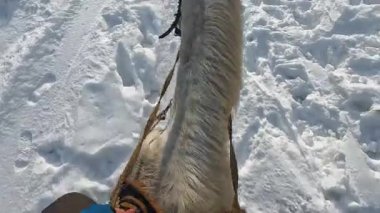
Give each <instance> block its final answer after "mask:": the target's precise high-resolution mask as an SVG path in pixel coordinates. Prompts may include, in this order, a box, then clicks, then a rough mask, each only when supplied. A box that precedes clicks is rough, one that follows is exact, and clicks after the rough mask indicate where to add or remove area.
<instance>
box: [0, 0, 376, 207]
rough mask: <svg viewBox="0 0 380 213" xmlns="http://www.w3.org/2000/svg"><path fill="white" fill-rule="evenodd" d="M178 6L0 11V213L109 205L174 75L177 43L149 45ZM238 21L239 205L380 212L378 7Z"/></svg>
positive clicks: (326, 2)
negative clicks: (74, 201)
mask: <svg viewBox="0 0 380 213" xmlns="http://www.w3.org/2000/svg"><path fill="white" fill-rule="evenodd" d="M176 5H177V2H176V1H175V0H170V1H169V0H165V1H164V0H146V1H141V0H129V1H128V0H0V157H1V161H0V176H1V177H0V191H1V193H0V209H1V210H0V212H10V213H13V212H25V213H29V212H30V213H34V212H39V211H41V209H43V208H44V207H46V206H47V205H48V204H49V203H50V202H52V201H53V200H54V199H55V198H57V197H58V196H60V195H62V194H64V193H67V192H70V191H80V192H83V193H85V194H87V195H89V196H91V197H93V198H94V199H96V200H97V201H99V202H106V201H107V198H108V195H109V192H110V190H111V189H112V187H113V186H114V184H115V182H116V180H117V178H118V176H119V174H120V172H121V171H122V169H123V167H124V165H125V163H126V162H127V160H128V158H129V156H130V153H131V151H132V150H133V148H134V146H135V144H136V142H137V140H138V138H139V134H140V132H141V129H142V126H143V125H144V124H145V121H146V119H147V116H148V114H149V113H150V111H151V110H152V107H153V106H154V103H155V102H156V101H157V97H158V94H159V90H160V88H161V85H162V83H163V81H164V79H165V76H166V74H167V73H168V71H169V69H170V67H171V66H172V64H173V62H174V58H175V55H176V52H177V49H178V46H179V42H180V40H179V38H176V37H173V36H169V37H167V38H165V39H163V40H158V35H159V34H160V33H162V32H164V31H165V30H166V29H167V28H168V27H169V25H170V24H171V22H172V21H173V14H174V13H175V11H176ZM243 7H244V14H243V16H244V46H245V48H244V87H243V88H242V91H241V101H240V103H239V108H238V111H237V113H236V116H235V120H234V137H233V139H234V144H235V148H236V152H237V158H238V163H239V173H240V191H239V193H240V200H241V203H242V205H243V206H245V207H246V208H247V210H248V212H249V213H261V212H262V213H272V212H273V213H274V212H276V213H277V212H281V213H287V212H307V213H309V212H310V213H312V212H368V213H372V212H373V213H378V212H380V32H379V31H380V0H335V1H331V0H315V1H308V0H245V1H243ZM170 92H171V93H172V92H173V87H171V89H170ZM169 98H170V97H169ZM166 99H168V98H166Z"/></svg>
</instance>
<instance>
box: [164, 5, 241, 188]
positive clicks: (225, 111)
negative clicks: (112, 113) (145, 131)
mask: <svg viewBox="0 0 380 213" xmlns="http://www.w3.org/2000/svg"><path fill="white" fill-rule="evenodd" d="M181 11H182V19H181V20H182V21H181V30H182V38H181V47H180V64H179V67H178V73H177V82H176V88H175V94H174V101H173V102H174V112H173V117H172V122H171V125H170V128H169V130H168V131H169V134H168V138H167V142H166V145H165V149H164V154H163V158H162V162H161V169H160V170H161V171H160V178H161V187H162V186H163V185H173V184H178V185H177V188H180V187H179V185H181V184H182V185H186V184H188V183H186V182H183V177H184V176H194V177H195V178H196V179H197V180H198V181H200V182H203V181H212V180H210V179H209V178H210V177H211V176H213V178H214V179H215V181H216V182H218V180H217V179H218V175H214V174H215V173H218V172H223V170H225V169H226V166H227V167H228V166H229V162H228V157H227V156H229V155H228V152H229V148H228V147H229V146H228V118H229V115H230V113H231V110H232V107H233V106H234V105H235V104H236V102H237V100H238V96H239V90H240V86H241V36H242V35H241V25H240V1H239V0H182V7H181ZM221 162H225V163H221ZM188 170H189V171H188ZM185 179H186V178H185ZM176 181H178V182H181V183H178V182H176ZM220 181H225V180H222V179H221V180H220ZM162 182H165V183H162ZM169 183H170V184H169ZM184 187H186V186H184Z"/></svg>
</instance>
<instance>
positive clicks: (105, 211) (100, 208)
mask: <svg viewBox="0 0 380 213" xmlns="http://www.w3.org/2000/svg"><path fill="white" fill-rule="evenodd" d="M80 213H114V211H112V208H111V206H110V205H108V204H105V205H102V204H92V205H91V206H90V207H88V208H87V209H84V210H82V211H81V212H80Z"/></svg>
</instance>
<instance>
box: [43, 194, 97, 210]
mask: <svg viewBox="0 0 380 213" xmlns="http://www.w3.org/2000/svg"><path fill="white" fill-rule="evenodd" d="M92 204H95V201H93V200H92V199H91V198H89V197H87V196H86V195H83V194H80V193H77V192H72V193H68V194H65V195H63V196H62V197H60V198H58V199H57V200H55V201H54V202H53V203H52V204H50V205H49V206H48V207H46V208H45V209H44V210H42V212H41V213H67V212H71V213H80V212H81V211H82V210H83V209H85V208H88V207H89V206H90V205H92Z"/></svg>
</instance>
